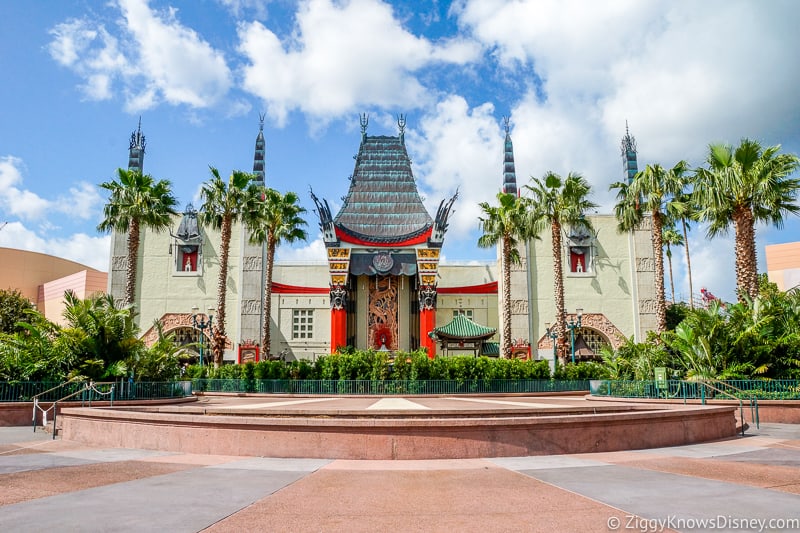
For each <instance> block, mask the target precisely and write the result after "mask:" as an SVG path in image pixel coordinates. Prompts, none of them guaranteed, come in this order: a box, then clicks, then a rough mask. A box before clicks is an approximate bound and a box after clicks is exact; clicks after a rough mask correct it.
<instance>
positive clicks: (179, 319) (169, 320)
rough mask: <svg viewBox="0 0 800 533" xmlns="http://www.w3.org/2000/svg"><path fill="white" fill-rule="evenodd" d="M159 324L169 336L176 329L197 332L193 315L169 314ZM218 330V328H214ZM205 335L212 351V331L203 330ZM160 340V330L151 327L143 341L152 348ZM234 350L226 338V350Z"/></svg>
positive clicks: (143, 336)
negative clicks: (189, 329)
mask: <svg viewBox="0 0 800 533" xmlns="http://www.w3.org/2000/svg"><path fill="white" fill-rule="evenodd" d="M159 322H161V326H162V327H163V329H164V334H165V335H168V334H169V333H172V331H174V330H176V329H183V328H192V329H195V330H196V331H198V333H199V331H200V330H197V329H196V328H195V327H194V325H193V324H192V314H191V313H167V314H165V315H163V316H162V317H161V318H160V319H159ZM214 329H216V327H215V328H214ZM203 333H204V334H205V340H206V343H207V344H206V346H207V347H208V348H209V349H210V348H211V331H209V330H208V329H206V330H203ZM157 340H158V330H157V329H156V327H155V326H151V327H150V329H148V330H147V331H146V332H145V334H144V335H142V341H143V342H144V344H145V346H148V347H149V346H152V345H153V344H155V342H156V341H157ZM232 348H233V343H231V340H230V339H229V338H227V337H226V338H225V349H226V350H230V349H232Z"/></svg>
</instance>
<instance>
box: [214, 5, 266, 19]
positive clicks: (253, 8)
mask: <svg viewBox="0 0 800 533" xmlns="http://www.w3.org/2000/svg"><path fill="white" fill-rule="evenodd" d="M217 2H219V3H220V4H221V5H222V6H224V7H225V9H227V10H228V11H230V12H231V14H233V16H234V17H236V18H240V17H244V16H245V14H246V13H253V16H254V17H255V18H257V19H263V18H265V17H266V16H267V5H269V3H270V0H217Z"/></svg>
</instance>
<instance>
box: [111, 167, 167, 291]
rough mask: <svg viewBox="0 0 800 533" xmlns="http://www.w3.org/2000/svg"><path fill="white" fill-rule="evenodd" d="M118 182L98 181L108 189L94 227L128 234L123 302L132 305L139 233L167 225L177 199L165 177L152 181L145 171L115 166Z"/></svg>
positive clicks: (161, 229) (165, 227)
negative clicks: (101, 212)
mask: <svg viewBox="0 0 800 533" xmlns="http://www.w3.org/2000/svg"><path fill="white" fill-rule="evenodd" d="M117 177H118V178H119V181H117V180H112V181H109V182H105V183H101V184H100V187H102V188H104V189H106V190H108V191H110V192H111V196H110V197H109V199H108V203H106V205H105V207H104V208H103V221H102V222H100V224H98V225H97V230H98V231H102V232H104V233H107V232H110V231H119V232H127V233H128V264H127V271H126V277H125V302H124V304H125V305H132V304H133V301H134V298H135V297H136V267H137V265H136V262H137V259H138V256H139V234H140V232H141V231H142V230H143V229H151V230H153V231H156V232H160V231H164V230H166V229H168V228H169V227H170V224H171V223H172V216H173V215H176V214H177V212H176V211H175V206H176V205H177V203H178V201H177V200H176V199H175V197H174V196H173V195H172V184H171V183H170V182H169V181H168V180H158V181H155V180H154V179H153V177H152V176H150V175H149V174H142V173H141V172H139V171H137V170H125V169H122V168H120V169H117Z"/></svg>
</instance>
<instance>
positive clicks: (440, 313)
mask: <svg viewBox="0 0 800 533" xmlns="http://www.w3.org/2000/svg"><path fill="white" fill-rule="evenodd" d="M497 277H498V268H497V263H494V262H492V263H488V262H483V263H480V262H476V263H470V264H447V263H445V264H441V265H439V288H440V289H442V288H450V287H470V286H474V285H484V284H486V283H492V282H496V281H497ZM456 310H458V311H464V310H471V311H472V320H473V321H474V322H477V323H478V324H480V325H482V326H486V327H490V328H494V329H496V330H497V331H498V333H496V334H495V335H494V336H493V337H492V338H490V339H489V340H490V341H493V342H499V340H500V333H499V331H500V323H499V315H498V313H497V293H496V292H495V293H489V294H486V293H478V294H474V293H469V292H468V291H465V292H464V293H461V294H441V293H440V294H439V295H438V297H437V308H436V327H441V326H446V325H447V324H448V323H450V321H451V320H453V313H454V312H455V311H456Z"/></svg>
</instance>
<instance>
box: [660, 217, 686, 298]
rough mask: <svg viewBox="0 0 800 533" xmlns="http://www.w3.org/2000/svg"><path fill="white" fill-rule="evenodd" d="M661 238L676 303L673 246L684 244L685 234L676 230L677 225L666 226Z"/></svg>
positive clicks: (670, 285)
mask: <svg viewBox="0 0 800 533" xmlns="http://www.w3.org/2000/svg"><path fill="white" fill-rule="evenodd" d="M661 240H662V242H663V243H664V248H666V250H665V252H664V253H665V254H666V255H667V262H668V263H669V287H670V289H671V290H672V303H673V304H674V303H675V281H674V280H673V277H672V246H683V245H684V243H685V241H684V240H683V235H681V234H680V233H678V232H677V231H676V230H675V226H672V225H670V226H664V227H663V228H662V230H661ZM690 294H691V292H690Z"/></svg>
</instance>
